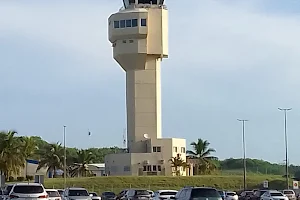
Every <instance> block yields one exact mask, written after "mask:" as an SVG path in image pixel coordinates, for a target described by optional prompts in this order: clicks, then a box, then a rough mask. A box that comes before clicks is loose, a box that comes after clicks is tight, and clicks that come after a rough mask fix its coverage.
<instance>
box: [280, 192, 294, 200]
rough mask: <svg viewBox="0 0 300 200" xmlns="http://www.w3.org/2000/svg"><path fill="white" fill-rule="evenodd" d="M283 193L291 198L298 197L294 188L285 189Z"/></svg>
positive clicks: (291, 199)
mask: <svg viewBox="0 0 300 200" xmlns="http://www.w3.org/2000/svg"><path fill="white" fill-rule="evenodd" d="M282 193H283V194H284V195H286V196H287V197H288V198H289V200H296V199H297V197H296V194H295V192H294V190H283V191H282Z"/></svg>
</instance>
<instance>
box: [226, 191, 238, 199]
mask: <svg viewBox="0 0 300 200" xmlns="http://www.w3.org/2000/svg"><path fill="white" fill-rule="evenodd" d="M225 199H226V200H238V199H239V197H238V195H237V194H236V192H231V191H227V192H225Z"/></svg>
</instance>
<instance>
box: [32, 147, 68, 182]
mask: <svg viewBox="0 0 300 200" xmlns="http://www.w3.org/2000/svg"><path fill="white" fill-rule="evenodd" d="M39 153H40V155H41V159H40V162H39V166H38V168H37V170H40V169H41V168H44V167H45V168H48V169H47V172H51V173H52V178H55V177H56V175H57V174H56V172H57V170H58V169H62V168H63V161H64V149H63V147H62V146H61V144H60V143H54V144H49V145H47V147H46V148H45V149H42V150H41V151H40V152H39Z"/></svg>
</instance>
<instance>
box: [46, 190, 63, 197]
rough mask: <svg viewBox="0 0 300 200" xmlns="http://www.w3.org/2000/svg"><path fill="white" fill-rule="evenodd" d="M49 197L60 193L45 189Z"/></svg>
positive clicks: (58, 195) (57, 195)
mask: <svg viewBox="0 0 300 200" xmlns="http://www.w3.org/2000/svg"><path fill="white" fill-rule="evenodd" d="M46 192H47V194H48V195H49V197H60V194H59V192H58V191H46Z"/></svg>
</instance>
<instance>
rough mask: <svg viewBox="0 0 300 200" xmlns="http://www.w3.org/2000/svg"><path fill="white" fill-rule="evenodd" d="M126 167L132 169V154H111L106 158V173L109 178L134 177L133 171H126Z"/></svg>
mask: <svg viewBox="0 0 300 200" xmlns="http://www.w3.org/2000/svg"><path fill="white" fill-rule="evenodd" d="M125 167H129V168H131V154H129V153H123V154H121V153H120V154H110V155H107V156H105V173H106V174H107V175H109V176H126V175H132V170H131V169H130V170H129V171H127V170H124V168H125Z"/></svg>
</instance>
